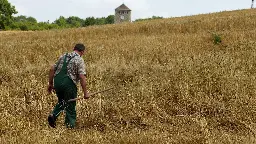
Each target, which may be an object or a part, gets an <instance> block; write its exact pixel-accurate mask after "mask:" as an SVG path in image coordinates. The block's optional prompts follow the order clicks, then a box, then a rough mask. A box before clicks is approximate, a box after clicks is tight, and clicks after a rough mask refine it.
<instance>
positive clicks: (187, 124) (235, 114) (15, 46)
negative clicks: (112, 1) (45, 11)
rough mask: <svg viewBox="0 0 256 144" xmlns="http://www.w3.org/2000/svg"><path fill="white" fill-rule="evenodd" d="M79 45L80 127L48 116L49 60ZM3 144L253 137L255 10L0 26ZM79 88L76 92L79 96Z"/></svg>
mask: <svg viewBox="0 0 256 144" xmlns="http://www.w3.org/2000/svg"><path fill="white" fill-rule="evenodd" d="M76 43H84V44H85V45H86V48H87V51H86V54H85V56H83V58H84V60H85V64H86V72H87V88H88V90H89V92H90V93H92V92H96V91H100V90H103V89H106V88H110V87H114V89H113V90H111V91H108V92H104V93H101V94H97V95H95V96H93V97H91V98H90V99H88V100H81V101H78V102H77V107H76V108H77V126H76V128H75V129H72V130H70V129H66V128H65V126H64V124H63V123H64V118H63V114H62V115H61V116H60V117H59V118H58V120H57V128H55V129H53V128H50V127H49V126H48V122H47V116H48V114H49V113H50V112H51V110H52V109H53V107H54V105H55V104H56V103H57V97H56V95H55V94H54V93H52V94H47V91H46V89H47V84H48V73H49V68H50V65H52V64H54V63H55V61H56V60H57V59H58V57H59V56H60V55H62V54H64V53H66V52H71V51H72V47H73V46H74V45H75V44H76ZM0 55H1V61H0V104H1V108H0V115H1V117H0V141H1V143H118V144H119V143H174V144H175V143H189V144H190V143H191V144H192V143H196V144H199V143H202V144H221V143H223V144H224V143H225V144H226V143H242V144H244V143H248V144H251V143H256V138H255V134H256V106H255V103H256V97H255V93H256V9H245V10H236V11H225V12H219V13H211V14H201V15H194V16H186V17H177V18H168V19H160V20H151V21H143V22H135V23H124V24H113V25H103V26H90V27H86V28H76V29H63V30H49V31H27V32H22V31H7V32H4V31H3V32H2V31H1V32H0ZM78 87H79V94H78V96H82V91H81V88H80V85H78Z"/></svg>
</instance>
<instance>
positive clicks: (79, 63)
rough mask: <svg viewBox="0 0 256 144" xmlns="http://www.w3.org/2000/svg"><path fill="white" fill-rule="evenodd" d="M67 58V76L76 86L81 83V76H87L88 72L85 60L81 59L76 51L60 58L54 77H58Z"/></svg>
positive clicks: (55, 67) (55, 66)
mask: <svg viewBox="0 0 256 144" xmlns="http://www.w3.org/2000/svg"><path fill="white" fill-rule="evenodd" d="M65 56H66V62H67V74H68V76H69V78H70V79H72V81H73V82H74V83H75V84H76V83H78V82H79V74H83V75H85V74H86V72H85V64H84V60H83V58H82V57H80V55H79V54H77V53H76V52H75V51H73V52H72V53H67V54H64V55H62V56H61V57H60V58H59V60H58V61H57V62H56V64H55V65H54V69H55V74H54V76H56V75H57V74H58V73H59V72H60V70H61V68H62V66H63V63H64V59H65Z"/></svg>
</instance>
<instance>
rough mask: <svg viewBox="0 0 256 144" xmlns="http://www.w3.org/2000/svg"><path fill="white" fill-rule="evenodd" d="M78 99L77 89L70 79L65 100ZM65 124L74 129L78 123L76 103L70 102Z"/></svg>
mask: <svg viewBox="0 0 256 144" xmlns="http://www.w3.org/2000/svg"><path fill="white" fill-rule="evenodd" d="M76 97H77V87H76V85H74V83H73V81H72V80H70V79H68V87H66V89H65V96H64V98H65V100H66V101H68V100H70V99H74V98H76ZM65 111H66V116H65V124H66V126H67V127H70V128H74V127H75V123H76V102H68V103H67V107H66V109H65Z"/></svg>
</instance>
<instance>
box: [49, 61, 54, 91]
mask: <svg viewBox="0 0 256 144" xmlns="http://www.w3.org/2000/svg"><path fill="white" fill-rule="evenodd" d="M53 76H54V65H53V66H51V68H50V71H49V84H48V92H49V93H51V92H52V90H53V89H54V88H53Z"/></svg>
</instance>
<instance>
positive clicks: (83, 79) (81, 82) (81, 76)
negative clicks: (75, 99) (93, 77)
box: [79, 74, 89, 99]
mask: <svg viewBox="0 0 256 144" xmlns="http://www.w3.org/2000/svg"><path fill="white" fill-rule="evenodd" d="M79 78H80V84H81V87H82V89H83V92H84V98H85V99H88V98H89V94H88V93H87V89H86V77H85V76H84V74H79Z"/></svg>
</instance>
